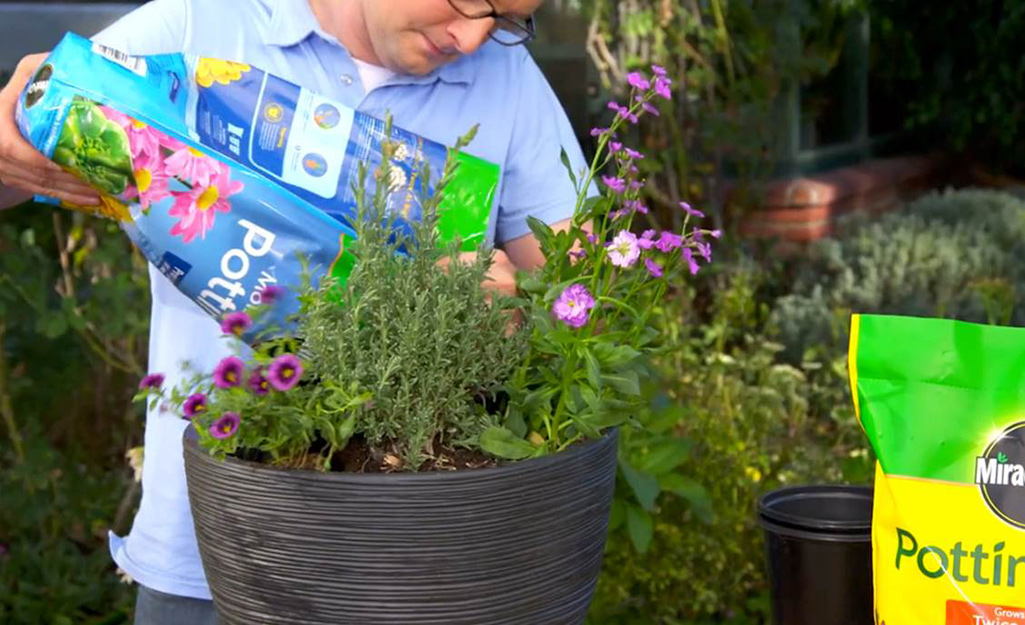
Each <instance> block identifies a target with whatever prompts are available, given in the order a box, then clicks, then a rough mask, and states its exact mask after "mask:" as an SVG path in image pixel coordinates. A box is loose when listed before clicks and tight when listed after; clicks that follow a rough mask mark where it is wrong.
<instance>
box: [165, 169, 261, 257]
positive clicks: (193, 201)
mask: <svg viewBox="0 0 1025 625" xmlns="http://www.w3.org/2000/svg"><path fill="white" fill-rule="evenodd" d="M219 165H220V167H219V168H218V172H217V174H216V175H215V176H213V178H212V179H211V180H210V185H209V186H206V187H202V186H199V185H196V186H195V187H194V188H193V189H192V190H191V191H188V192H185V193H173V195H174V196H175V201H174V206H172V207H171V210H170V211H169V213H168V214H170V215H171V216H172V217H177V218H178V223H176V224H175V225H174V227H172V228H171V234H172V235H174V236H179V235H181V237H182V239H183V240H184V241H185V242H186V243H191V242H192V240H193V239H195V238H196V237H197V236H199V238H201V239H205V238H206V233H207V232H209V231H210V229H211V228H213V226H214V219H215V218H216V216H217V213H227V212H229V211H230V210H231V203H230V202H229V201H228V198H229V197H231V196H232V195H235V194H236V193H238V192H239V191H241V190H242V187H243V184H242V183H241V182H239V181H237V180H236V181H233V180H231V178H230V176H231V170H229V169H228V166H227V165H225V164H223V163H219Z"/></svg>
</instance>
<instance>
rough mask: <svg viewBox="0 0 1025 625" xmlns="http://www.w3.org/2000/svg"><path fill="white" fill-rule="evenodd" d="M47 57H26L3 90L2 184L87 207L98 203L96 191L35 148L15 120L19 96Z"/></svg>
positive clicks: (0, 117) (0, 127)
mask: <svg viewBox="0 0 1025 625" xmlns="http://www.w3.org/2000/svg"><path fill="white" fill-rule="evenodd" d="M45 58H46V54H32V55H30V56H26V57H25V58H23V59H22V60H21V62H20V63H18V68H17V69H16V70H14V75H13V76H11V80H10V82H8V83H7V86H6V87H4V88H3V90H2V91H0V184H3V185H4V186H6V187H11V188H15V189H19V190H21V191H23V192H25V193H26V194H28V195H35V194H38V195H48V196H51V197H56V198H59V199H61V200H67V201H69V202H72V203H74V204H84V205H88V206H92V205H96V204H99V202H100V198H99V194H98V193H97V192H96V191H95V190H93V189H92V188H90V187H89V185H87V184H85V183H84V182H82V181H80V180H79V179H78V178H75V177H74V176H73V175H71V174H69V173H67V172H65V171H64V170H62V169H61V168H60V167H59V166H58V165H57V164H56V163H53V162H51V161H50V160H49V159H48V158H46V157H45V156H43V154H42V153H41V152H39V151H38V150H36V149H35V148H34V147H32V145H31V144H29V143H28V142H27V141H25V139H24V138H23V137H22V136H21V132H20V131H19V130H18V126H17V124H16V123H15V121H14V112H15V110H16V109H17V106H18V97H19V96H20V95H21V92H22V90H23V89H24V88H25V85H27V84H28V82H29V80H31V79H32V76H33V75H34V74H35V72H36V69H37V68H38V67H39V65H40V64H41V63H42V62H43V60H44V59H45ZM19 199H22V198H19ZM24 199H27V197H26V198H24Z"/></svg>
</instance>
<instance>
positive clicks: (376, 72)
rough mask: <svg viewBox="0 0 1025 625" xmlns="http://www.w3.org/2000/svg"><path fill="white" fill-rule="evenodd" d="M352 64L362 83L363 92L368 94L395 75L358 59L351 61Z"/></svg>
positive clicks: (385, 68)
mask: <svg viewBox="0 0 1025 625" xmlns="http://www.w3.org/2000/svg"><path fill="white" fill-rule="evenodd" d="M352 62H353V63H355V64H356V70H357V71H358V72H359V79H360V81H361V82H362V83H363V91H365V92H366V93H370V92H371V91H373V90H374V89H377V88H378V87H380V86H381V85H382V84H384V82H385V81H386V80H388V79H389V78H391V77H392V76H394V75H395V72H393V71H391V70H390V69H388V68H387V67H381V66H380V65H371V64H370V63H367V62H365V61H361V60H359V59H355V58H354V59H352Z"/></svg>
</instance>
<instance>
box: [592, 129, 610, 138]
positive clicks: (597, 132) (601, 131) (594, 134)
mask: <svg viewBox="0 0 1025 625" xmlns="http://www.w3.org/2000/svg"><path fill="white" fill-rule="evenodd" d="M608 131H609V129H608V128H592V129H591V136H592V137H600V136H601V135H603V134H605V133H606V132H608Z"/></svg>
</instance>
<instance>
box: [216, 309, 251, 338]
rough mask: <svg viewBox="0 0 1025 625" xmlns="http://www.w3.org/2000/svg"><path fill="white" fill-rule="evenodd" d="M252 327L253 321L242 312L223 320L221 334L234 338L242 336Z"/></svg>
mask: <svg viewBox="0 0 1025 625" xmlns="http://www.w3.org/2000/svg"><path fill="white" fill-rule="evenodd" d="M252 326H253V319H252V318H251V317H250V316H249V314H248V313H245V312H242V311H239V312H233V313H228V314H227V315H224V318H223V319H221V332H223V333H225V334H230V335H232V336H242V334H243V333H244V332H245V331H246V330H248V329H249V328H251V327H252Z"/></svg>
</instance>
